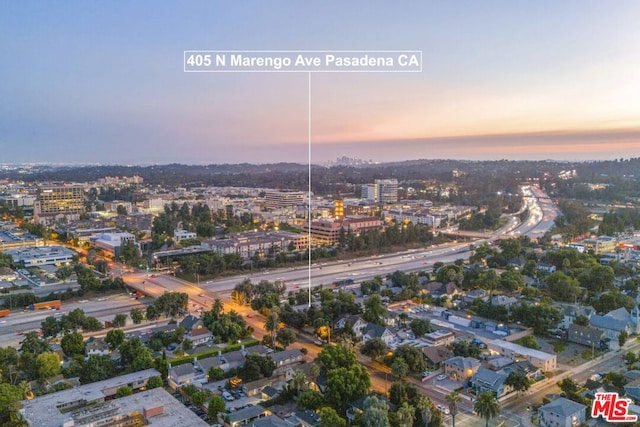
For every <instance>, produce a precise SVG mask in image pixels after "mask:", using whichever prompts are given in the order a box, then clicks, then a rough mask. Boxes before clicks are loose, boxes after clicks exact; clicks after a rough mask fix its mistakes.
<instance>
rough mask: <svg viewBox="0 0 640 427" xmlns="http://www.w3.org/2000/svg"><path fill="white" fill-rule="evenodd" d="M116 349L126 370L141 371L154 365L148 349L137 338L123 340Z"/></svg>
mask: <svg viewBox="0 0 640 427" xmlns="http://www.w3.org/2000/svg"><path fill="white" fill-rule="evenodd" d="M118 350H120V364H121V365H122V367H123V368H124V369H125V370H126V371H128V372H136V371H142V370H143V369H148V368H151V367H153V365H154V362H153V358H152V357H151V353H150V351H149V349H148V348H147V347H146V346H145V345H144V344H142V343H141V342H140V340H139V339H137V338H132V339H128V340H125V341H124V342H123V343H122V344H121V345H120V347H119V348H118Z"/></svg>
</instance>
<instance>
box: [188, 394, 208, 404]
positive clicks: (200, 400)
mask: <svg viewBox="0 0 640 427" xmlns="http://www.w3.org/2000/svg"><path fill="white" fill-rule="evenodd" d="M207 397H208V395H207V392H206V391H204V390H198V391H196V392H195V393H193V394H192V395H191V402H193V404H194V405H196V406H197V407H198V408H200V407H202V405H204V402H206V400H207Z"/></svg>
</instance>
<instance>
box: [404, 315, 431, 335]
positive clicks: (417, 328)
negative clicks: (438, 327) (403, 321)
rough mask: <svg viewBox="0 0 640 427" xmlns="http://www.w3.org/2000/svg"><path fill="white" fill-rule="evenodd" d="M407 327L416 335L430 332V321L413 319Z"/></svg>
mask: <svg viewBox="0 0 640 427" xmlns="http://www.w3.org/2000/svg"><path fill="white" fill-rule="evenodd" d="M409 327H410V328H411V331H412V332H413V333H414V334H415V336H416V337H421V336H423V335H424V334H426V333H429V332H431V322H430V321H429V320H428V319H413V320H412V321H411V323H410V324H409Z"/></svg>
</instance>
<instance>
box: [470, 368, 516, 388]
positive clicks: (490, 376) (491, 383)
mask: <svg viewBox="0 0 640 427" xmlns="http://www.w3.org/2000/svg"><path fill="white" fill-rule="evenodd" d="M506 379H507V375H505V374H504V373H502V372H500V371H497V372H496V371H492V370H491V369H487V368H483V367H480V368H478V371H477V372H476V373H475V375H474V376H473V378H471V382H473V383H476V382H482V383H483V385H485V386H488V387H490V388H491V389H492V390H498V389H499V388H500V387H501V386H502V384H504V382H505V380H506Z"/></svg>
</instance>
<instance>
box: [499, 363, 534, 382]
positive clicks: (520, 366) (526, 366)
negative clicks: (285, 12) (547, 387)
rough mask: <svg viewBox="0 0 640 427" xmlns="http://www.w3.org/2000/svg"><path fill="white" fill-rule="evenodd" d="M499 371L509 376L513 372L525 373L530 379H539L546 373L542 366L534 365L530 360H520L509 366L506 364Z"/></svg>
mask: <svg viewBox="0 0 640 427" xmlns="http://www.w3.org/2000/svg"><path fill="white" fill-rule="evenodd" d="M499 372H502V373H504V374H505V375H507V376H509V374H511V373H512V372H516V373H523V374H524V375H525V376H526V377H527V378H528V379H530V380H532V381H533V380H539V379H541V378H542V377H544V373H543V372H542V370H540V368H538V367H537V366H534V365H533V363H531V362H529V361H528V360H521V361H519V362H513V363H511V364H509V365H508V366H504V367H503V368H502V369H500V370H499Z"/></svg>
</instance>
